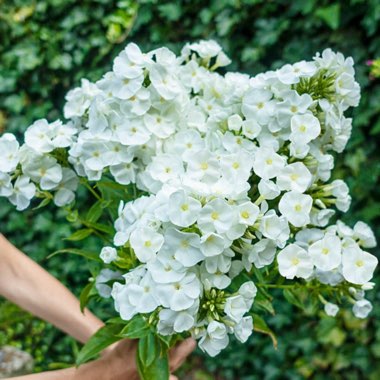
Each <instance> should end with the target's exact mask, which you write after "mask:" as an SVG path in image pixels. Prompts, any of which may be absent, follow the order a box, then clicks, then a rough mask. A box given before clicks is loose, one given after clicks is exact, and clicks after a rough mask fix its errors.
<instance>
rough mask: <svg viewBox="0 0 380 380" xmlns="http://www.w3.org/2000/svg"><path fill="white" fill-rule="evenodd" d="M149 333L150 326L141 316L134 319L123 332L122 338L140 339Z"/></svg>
mask: <svg viewBox="0 0 380 380" xmlns="http://www.w3.org/2000/svg"><path fill="white" fill-rule="evenodd" d="M148 333H149V326H148V324H147V323H146V321H145V319H144V318H143V317H142V316H141V315H136V316H135V317H133V318H132V319H131V320H130V321H129V322H128V323H127V325H126V326H124V328H123V329H122V330H121V332H120V336H121V337H122V338H130V339H139V338H143V337H145V336H146V335H147V334H148Z"/></svg>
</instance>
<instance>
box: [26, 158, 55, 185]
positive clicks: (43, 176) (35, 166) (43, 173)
mask: <svg viewBox="0 0 380 380" xmlns="http://www.w3.org/2000/svg"><path fill="white" fill-rule="evenodd" d="M23 170H24V173H25V174H26V175H28V176H29V177H30V178H31V179H32V180H33V181H34V182H36V183H39V185H40V187H41V189H42V190H51V189H54V188H55V187H57V186H58V184H59V183H60V182H61V181H62V168H61V166H60V165H59V164H58V163H57V160H56V159H55V158H53V157H50V156H41V157H39V158H38V159H36V160H33V161H30V162H28V163H27V164H26V165H23Z"/></svg>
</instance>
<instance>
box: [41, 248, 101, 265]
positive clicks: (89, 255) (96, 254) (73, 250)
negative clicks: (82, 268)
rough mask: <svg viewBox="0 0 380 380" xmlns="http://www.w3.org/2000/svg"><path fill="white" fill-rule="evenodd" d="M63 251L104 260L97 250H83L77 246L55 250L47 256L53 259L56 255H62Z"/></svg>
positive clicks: (90, 258)
mask: <svg viewBox="0 0 380 380" xmlns="http://www.w3.org/2000/svg"><path fill="white" fill-rule="evenodd" d="M61 253H71V254H73V255H78V256H82V257H85V258H86V259H89V260H94V261H98V262H100V263H102V262H103V261H102V260H101V259H100V257H99V254H98V253H96V252H90V251H83V250H82V249H76V248H66V249H60V250H59V251H55V252H53V253H52V254H50V255H49V256H48V257H47V258H48V259H51V258H52V257H54V256H57V255H60V254H61Z"/></svg>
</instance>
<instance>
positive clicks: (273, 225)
mask: <svg viewBox="0 0 380 380" xmlns="http://www.w3.org/2000/svg"><path fill="white" fill-rule="evenodd" d="M259 231H260V232H261V233H262V234H263V235H264V236H265V237H267V238H268V239H271V240H274V241H276V243H277V245H279V246H281V245H282V244H284V243H285V242H286V240H288V238H289V234H290V229H289V225H288V222H287V220H286V218H285V217H284V216H281V217H279V216H278V215H276V213H275V211H274V210H270V211H268V212H267V213H266V214H265V215H264V216H263V217H262V218H261V222H260V226H259ZM282 246H283V245H282Z"/></svg>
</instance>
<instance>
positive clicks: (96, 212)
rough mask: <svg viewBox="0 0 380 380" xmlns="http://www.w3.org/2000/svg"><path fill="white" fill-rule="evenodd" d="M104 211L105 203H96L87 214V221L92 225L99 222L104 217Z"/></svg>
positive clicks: (100, 201)
mask: <svg viewBox="0 0 380 380" xmlns="http://www.w3.org/2000/svg"><path fill="white" fill-rule="evenodd" d="M103 210H104V207H103V201H102V200H99V201H97V202H95V203H94V204H93V205H92V206H91V208H90V209H89V210H88V212H87V214H86V221H88V222H90V223H95V222H97V221H98V220H99V218H100V217H101V216H102V214H103Z"/></svg>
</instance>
